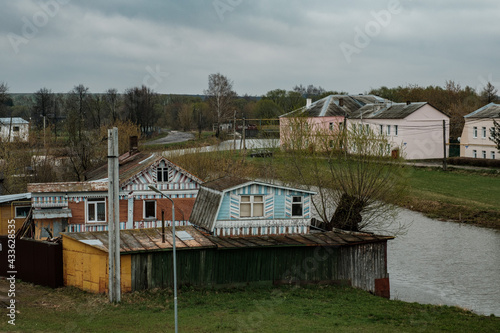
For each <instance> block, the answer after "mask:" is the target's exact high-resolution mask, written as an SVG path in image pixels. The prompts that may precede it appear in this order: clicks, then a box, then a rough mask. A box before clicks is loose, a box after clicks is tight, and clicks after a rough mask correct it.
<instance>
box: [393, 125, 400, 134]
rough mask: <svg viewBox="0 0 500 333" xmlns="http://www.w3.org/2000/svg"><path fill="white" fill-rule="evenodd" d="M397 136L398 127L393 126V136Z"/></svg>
mask: <svg viewBox="0 0 500 333" xmlns="http://www.w3.org/2000/svg"><path fill="white" fill-rule="evenodd" d="M398 134H399V129H398V125H394V136H398Z"/></svg>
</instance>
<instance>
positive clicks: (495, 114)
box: [464, 103, 500, 118]
mask: <svg viewBox="0 0 500 333" xmlns="http://www.w3.org/2000/svg"><path fill="white" fill-rule="evenodd" d="M464 118H500V104H495V103H490V104H487V105H485V106H483V107H482V108H479V109H477V110H476V111H474V112H472V113H469V114H468V115H466V116H464Z"/></svg>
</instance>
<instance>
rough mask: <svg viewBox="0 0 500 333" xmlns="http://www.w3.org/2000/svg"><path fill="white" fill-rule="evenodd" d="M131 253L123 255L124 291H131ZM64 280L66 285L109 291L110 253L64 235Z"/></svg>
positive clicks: (96, 290)
mask: <svg viewBox="0 0 500 333" xmlns="http://www.w3.org/2000/svg"><path fill="white" fill-rule="evenodd" d="M130 269H131V261H130V255H122V256H121V260H120V277H121V289H122V292H128V291H131V271H130ZM63 280H64V285H65V286H74V287H77V288H80V289H82V290H86V291H90V292H95V293H104V292H107V291H108V283H109V277H108V254H107V252H104V251H101V250H98V249H96V248H94V247H91V246H88V245H86V244H84V243H81V242H78V241H75V240H73V239H71V238H68V237H65V236H64V235H63Z"/></svg>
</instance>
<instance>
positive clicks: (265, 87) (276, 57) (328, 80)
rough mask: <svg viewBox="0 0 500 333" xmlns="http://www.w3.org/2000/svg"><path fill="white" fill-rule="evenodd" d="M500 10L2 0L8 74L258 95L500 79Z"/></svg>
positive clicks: (374, 3)
mask: <svg viewBox="0 0 500 333" xmlns="http://www.w3.org/2000/svg"><path fill="white" fill-rule="evenodd" d="M499 18H500V1H498V0H475V1H470V0H413V1H412V0H371V1H368V0H360V1H357V0H356V1H352V0H351V1H347V0H337V1H332V0H309V1H305V0H303V1H299V0H286V1H285V0H267V1H265V0H252V1H250V0H206V1H205V0H176V1H173V0H148V1H145V0H105V1H102V0H85V1H77V0H36V1H29V0H17V1H2V8H1V11H0V50H1V53H0V83H1V82H4V83H6V84H7V85H8V86H9V92H11V93H30V92H35V91H37V90H39V89H40V88H42V87H46V88H48V89H51V90H52V91H53V92H68V91H70V90H71V89H72V88H73V87H74V86H76V85H79V84H83V85H85V86H87V87H88V88H89V90H90V91H91V92H94V93H99V92H104V91H106V90H107V89H109V88H115V89H117V90H118V91H119V92H123V91H124V90H125V89H127V88H132V87H136V86H141V85H146V86H148V87H150V88H151V89H153V90H154V91H156V92H158V93H164V94H203V91H204V90H205V89H207V87H208V76H209V75H210V74H214V73H221V74H223V75H225V76H226V77H227V78H229V79H230V80H232V81H233V89H234V90H235V91H236V92H237V93H238V94H239V95H245V94H248V95H253V96H260V95H264V94H266V93H267V92H268V91H270V90H273V89H286V90H291V89H292V88H293V87H294V86H296V85H299V84H302V85H305V86H306V85H309V84H312V85H314V86H321V87H323V88H324V89H326V90H333V91H346V92H348V93H350V94H358V93H365V92H368V91H369V90H370V89H372V88H379V87H381V86H387V87H397V86H400V85H401V86H406V85H408V84H416V85H420V86H429V85H433V86H444V85H445V82H446V81H447V80H453V81H455V82H456V83H459V84H460V85H461V86H462V87H465V86H471V87H473V88H475V89H478V90H480V89H482V88H483V87H484V85H485V84H486V83H487V82H488V81H489V82H491V83H492V84H493V85H495V86H496V87H497V88H500V66H499V64H500V62H499V60H500V20H499Z"/></svg>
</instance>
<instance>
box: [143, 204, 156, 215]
mask: <svg viewBox="0 0 500 333" xmlns="http://www.w3.org/2000/svg"><path fill="white" fill-rule="evenodd" d="M146 202H154V204H155V216H153V217H151V216H148V217H146ZM142 218H143V219H145V220H156V200H143V201H142Z"/></svg>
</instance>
